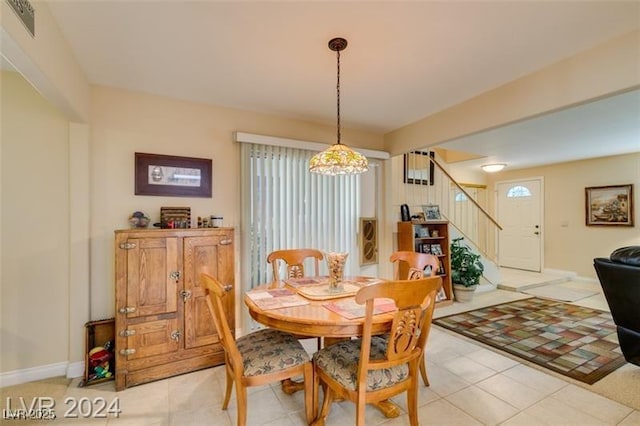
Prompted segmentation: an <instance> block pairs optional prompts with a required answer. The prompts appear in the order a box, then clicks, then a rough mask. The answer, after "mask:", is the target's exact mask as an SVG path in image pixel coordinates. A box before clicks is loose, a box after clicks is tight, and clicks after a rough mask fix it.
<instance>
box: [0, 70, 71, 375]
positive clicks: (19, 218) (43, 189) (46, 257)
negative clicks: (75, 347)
mask: <svg viewBox="0 0 640 426" xmlns="http://www.w3.org/2000/svg"><path fill="white" fill-rule="evenodd" d="M0 82H1V86H2V90H1V96H0V99H1V108H2V109H1V111H2V133H1V137H2V139H1V145H0V147H1V150H2V163H1V168H0V170H1V173H2V180H1V182H2V187H1V191H0V192H1V194H2V195H1V198H2V203H1V210H2V228H1V234H0V235H1V236H2V243H1V244H2V258H1V259H2V260H1V263H2V269H1V271H2V274H1V277H0V280H1V281H0V282H1V284H2V285H1V287H0V294H1V296H0V304H1V305H2V314H1V321H2V322H1V324H0V332H1V333H2V334H1V336H0V344H1V346H2V356H1V357H0V371H2V372H6V371H12V370H18V369H25V368H29V367H35V366H41V365H47V364H53V363H59V362H66V361H68V360H69V359H70V357H69V347H68V345H69V329H68V321H69V275H70V273H69V146H68V140H69V124H68V121H67V119H66V118H65V117H64V116H63V115H62V114H61V113H59V112H58V111H57V110H56V109H55V108H53V107H52V106H51V104H50V103H49V102H47V101H46V100H44V99H43V98H42V96H40V94H39V93H37V92H36V91H35V90H34V89H33V87H32V86H31V85H30V84H29V83H27V82H26V81H25V80H24V79H23V78H22V77H21V76H20V75H19V74H18V73H15V72H7V71H4V72H2V74H1V77H0Z"/></svg>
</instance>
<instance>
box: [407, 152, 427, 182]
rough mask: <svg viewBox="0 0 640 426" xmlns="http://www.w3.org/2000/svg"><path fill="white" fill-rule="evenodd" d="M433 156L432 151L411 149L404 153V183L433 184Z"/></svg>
mask: <svg viewBox="0 0 640 426" xmlns="http://www.w3.org/2000/svg"><path fill="white" fill-rule="evenodd" d="M433 158H434V154H433V151H431V152H423V151H413V152H410V153H408V154H404V180H403V181H404V183H410V184H414V185H433V175H434V165H433Z"/></svg>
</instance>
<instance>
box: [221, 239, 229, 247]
mask: <svg viewBox="0 0 640 426" xmlns="http://www.w3.org/2000/svg"><path fill="white" fill-rule="evenodd" d="M229 244H231V239H226V240H222V241H220V245H221V246H228V245H229Z"/></svg>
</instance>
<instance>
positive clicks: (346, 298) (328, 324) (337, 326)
mask: <svg viewBox="0 0 640 426" xmlns="http://www.w3.org/2000/svg"><path fill="white" fill-rule="evenodd" d="M380 281H384V280H383V279H381V278H376V277H364V276H357V277H346V278H345V279H344V281H343V284H344V286H343V288H344V290H343V291H342V292H340V291H337V292H336V291H333V292H332V291H330V290H329V289H328V277H304V278H292V279H286V280H282V281H273V282H270V283H265V284H262V285H260V286H258V287H255V288H253V289H251V290H249V291H247V292H246V293H245V294H244V303H245V305H246V306H247V308H248V310H249V314H250V315H251V318H253V319H254V320H255V321H257V322H258V323H260V324H262V325H265V326H267V327H271V328H274V329H277V330H281V331H285V332H289V333H292V334H294V335H298V336H305V337H306V336H308V337H322V338H324V346H329V345H331V344H333V343H335V342H337V341H340V340H344V339H350V338H352V337H359V336H362V333H363V328H364V305H358V304H356V302H355V293H356V292H357V290H358V289H359V288H360V287H362V286H365V285H368V284H372V283H375V282H380ZM393 310H395V306H394V305H392V306H391V308H390V309H389V306H386V307H385V306H383V305H381V306H380V309H379V310H378V311H379V312H380V313H379V314H377V315H374V317H373V326H372V334H374V335H377V334H384V333H388V332H389V331H390V329H391V323H392V321H393V313H392V311H393ZM282 389H283V391H284V392H285V393H288V394H291V393H293V392H296V391H298V390H301V389H302V385H301V384H300V383H296V382H289V381H287V382H284V383H283V387H282ZM313 401H314V412H315V411H316V409H317V406H316V404H317V398H316V397H315V396H314V398H313ZM373 405H375V406H376V407H378V409H379V410H380V411H381V412H382V413H383V414H384V415H385V416H386V417H388V418H392V417H397V416H398V415H400V410H399V408H398V407H397V406H396V405H395V404H394V403H393V402H391V401H382V402H379V403H376V404H373Z"/></svg>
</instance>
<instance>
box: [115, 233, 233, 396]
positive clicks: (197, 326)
mask: <svg viewBox="0 0 640 426" xmlns="http://www.w3.org/2000/svg"><path fill="white" fill-rule="evenodd" d="M233 234H234V231H233V229H232V228H215V229H163V230H158V229H156V230H151V229H146V230H136V229H130V230H118V231H116V232H115V239H116V244H115V246H116V256H115V257H116V317H115V330H116V337H115V339H116V351H115V352H116V365H117V366H118V368H117V370H116V373H115V377H116V390H118V391H120V390H123V389H125V388H127V387H130V386H134V385H138V384H142V383H146V382H150V381H153V380H158V379H162V378H166V377H169V376H173V375H178V374H182V373H186V372H189V371H195V370H199V369H202V368H206V367H211V366H214V365H218V364H222V363H223V362H224V352H223V349H222V346H221V345H220V340H219V337H218V335H217V333H216V331H215V328H214V327H213V325H212V323H211V321H210V319H209V317H208V315H209V311H208V309H207V305H206V296H205V292H204V288H202V287H201V286H200V283H199V277H200V274H202V273H207V274H209V275H212V276H214V277H216V279H218V280H219V281H220V282H223V283H224V284H225V286H226V287H225V288H226V289H227V291H228V292H229V295H228V297H225V299H226V303H227V306H226V309H228V315H227V317H228V318H229V319H230V320H232V319H233V318H235V314H234V308H235V301H234V299H235V297H234V296H235V294H234V291H233V289H234V248H233V238H234V235H233ZM229 327H230V328H231V330H235V325H234V324H229Z"/></svg>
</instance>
